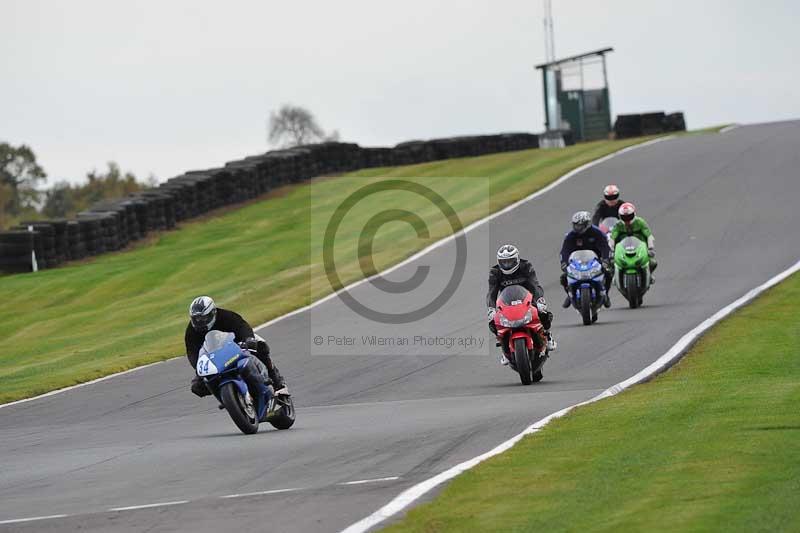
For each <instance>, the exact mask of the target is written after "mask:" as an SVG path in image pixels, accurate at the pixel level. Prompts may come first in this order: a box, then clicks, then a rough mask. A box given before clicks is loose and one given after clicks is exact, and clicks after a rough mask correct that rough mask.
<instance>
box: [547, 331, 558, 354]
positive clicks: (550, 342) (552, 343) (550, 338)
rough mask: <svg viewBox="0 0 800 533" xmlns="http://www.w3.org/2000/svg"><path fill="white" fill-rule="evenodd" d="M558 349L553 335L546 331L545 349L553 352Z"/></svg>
mask: <svg viewBox="0 0 800 533" xmlns="http://www.w3.org/2000/svg"><path fill="white" fill-rule="evenodd" d="M556 350H558V343H557V342H556V339H555V337H553V334H552V333H550V332H549V331H548V332H547V351H548V352H551V353H552V352H555V351H556Z"/></svg>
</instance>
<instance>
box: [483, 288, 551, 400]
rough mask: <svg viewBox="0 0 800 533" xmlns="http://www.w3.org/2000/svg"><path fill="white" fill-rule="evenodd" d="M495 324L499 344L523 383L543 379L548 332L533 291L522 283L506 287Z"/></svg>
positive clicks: (498, 300)
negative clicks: (522, 285) (546, 332)
mask: <svg viewBox="0 0 800 533" xmlns="http://www.w3.org/2000/svg"><path fill="white" fill-rule="evenodd" d="M494 325H495V326H496V327H497V346H500V347H502V348H503V354H504V355H505V356H506V359H508V362H509V364H510V366H511V368H513V369H514V370H515V371H516V372H517V373H518V374H519V379H520V381H522V384H523V385H530V384H531V383H533V382H534V381H541V379H542V366H543V365H544V362H545V361H546V360H547V358H548V357H549V355H548V352H547V336H546V334H545V331H544V326H542V323H541V322H540V321H539V310H538V309H537V308H536V304H535V303H534V301H533V295H532V294H531V293H530V291H528V290H527V289H526V288H525V287H521V286H519V285H511V286H510V287H506V288H505V289H503V290H502V291H501V292H500V294H499V295H498V296H497V304H496V313H495V315H494Z"/></svg>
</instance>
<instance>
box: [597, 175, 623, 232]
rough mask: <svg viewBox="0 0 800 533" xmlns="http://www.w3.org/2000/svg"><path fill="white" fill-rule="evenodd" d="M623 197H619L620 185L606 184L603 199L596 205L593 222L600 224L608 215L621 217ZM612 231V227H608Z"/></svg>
mask: <svg viewBox="0 0 800 533" xmlns="http://www.w3.org/2000/svg"><path fill="white" fill-rule="evenodd" d="M622 203H623V202H622V198H620V197H619V187H617V186H616V185H606V187H605V189H603V199H602V200H600V201H599V202H597V205H596V206H594V214H593V215H592V224H593V225H595V226H599V225H600V222H601V221H602V220H603V219H606V218H608V217H614V218H619V214H618V211H619V208H620V206H621V205H622ZM608 230H609V231H611V228H608Z"/></svg>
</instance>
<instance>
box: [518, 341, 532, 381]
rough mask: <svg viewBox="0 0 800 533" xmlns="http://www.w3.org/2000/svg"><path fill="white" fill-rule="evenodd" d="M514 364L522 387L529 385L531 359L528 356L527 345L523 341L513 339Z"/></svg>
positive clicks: (530, 379)
mask: <svg viewBox="0 0 800 533" xmlns="http://www.w3.org/2000/svg"><path fill="white" fill-rule="evenodd" d="M514 362H515V363H516V365H517V373H518V374H519V380H520V381H521V382H522V384H523V385H530V384H531V383H532V382H533V379H532V378H531V359H530V356H529V355H528V345H527V344H526V342H525V339H514Z"/></svg>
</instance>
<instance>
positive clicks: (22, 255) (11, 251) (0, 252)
mask: <svg viewBox="0 0 800 533" xmlns="http://www.w3.org/2000/svg"><path fill="white" fill-rule="evenodd" d="M33 250H34V233H33V232H30V231H26V230H19V231H4V232H1V233H0V271H3V272H30V271H31V270H32V268H33V263H32V259H33V255H32V252H33Z"/></svg>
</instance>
